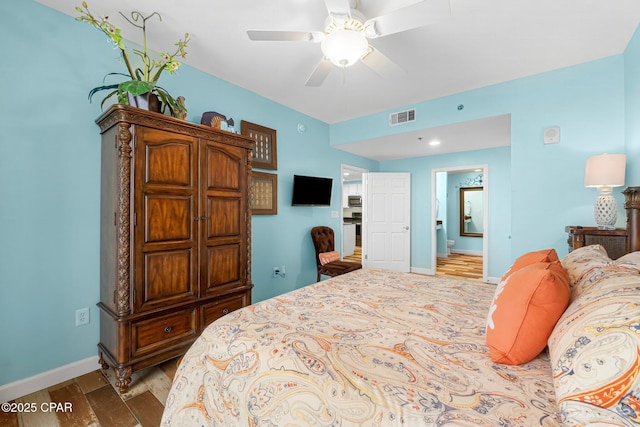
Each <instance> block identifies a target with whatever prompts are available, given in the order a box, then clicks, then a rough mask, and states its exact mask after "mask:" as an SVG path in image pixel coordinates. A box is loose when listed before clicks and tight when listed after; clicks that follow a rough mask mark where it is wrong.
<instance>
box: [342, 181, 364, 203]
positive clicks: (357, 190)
mask: <svg viewBox="0 0 640 427" xmlns="http://www.w3.org/2000/svg"><path fill="white" fill-rule="evenodd" d="M361 195H362V181H354V182H345V183H343V184H342V207H343V208H347V207H349V196H361Z"/></svg>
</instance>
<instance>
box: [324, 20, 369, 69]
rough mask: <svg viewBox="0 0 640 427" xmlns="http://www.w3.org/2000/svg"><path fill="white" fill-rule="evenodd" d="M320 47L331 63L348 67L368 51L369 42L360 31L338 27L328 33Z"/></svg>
mask: <svg viewBox="0 0 640 427" xmlns="http://www.w3.org/2000/svg"><path fill="white" fill-rule="evenodd" d="M320 47H321V48H322V53H323V54H324V56H325V57H326V58H328V59H329V61H331V62H332V63H333V64H335V65H337V66H338V67H350V66H352V65H353V64H355V63H356V62H358V60H359V59H360V58H362V57H363V56H364V55H365V54H366V53H367V52H368V49H369V42H367V38H366V37H365V35H364V34H363V33H362V32H360V31H352V30H348V29H340V30H336V31H333V32H331V33H330V34H328V35H327V36H326V37H325V38H324V40H323V41H322V44H321V45H320Z"/></svg>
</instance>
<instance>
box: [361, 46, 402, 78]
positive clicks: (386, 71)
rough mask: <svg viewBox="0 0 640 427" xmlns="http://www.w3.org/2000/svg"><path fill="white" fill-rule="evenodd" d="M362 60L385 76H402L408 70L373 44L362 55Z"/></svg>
mask: <svg viewBox="0 0 640 427" xmlns="http://www.w3.org/2000/svg"><path fill="white" fill-rule="evenodd" d="M362 62H363V63H364V64H365V65H366V66H367V67H369V68H371V69H372V70H373V71H374V72H375V73H376V74H378V75H379V76H381V77H385V78H392V77H401V76H402V75H404V74H406V72H407V70H405V69H404V68H402V67H401V66H399V65H398V64H396V63H395V62H393V61H392V60H390V59H389V58H387V57H386V56H385V55H383V54H382V53H381V52H380V51H379V50H377V49H374V48H373V47H372V46H371V45H369V53H367V54H366V55H365V56H363V57H362Z"/></svg>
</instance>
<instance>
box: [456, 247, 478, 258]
mask: <svg viewBox="0 0 640 427" xmlns="http://www.w3.org/2000/svg"><path fill="white" fill-rule="evenodd" d="M451 253H452V254H460V255H475V256H482V251H470V250H467V249H453V248H451Z"/></svg>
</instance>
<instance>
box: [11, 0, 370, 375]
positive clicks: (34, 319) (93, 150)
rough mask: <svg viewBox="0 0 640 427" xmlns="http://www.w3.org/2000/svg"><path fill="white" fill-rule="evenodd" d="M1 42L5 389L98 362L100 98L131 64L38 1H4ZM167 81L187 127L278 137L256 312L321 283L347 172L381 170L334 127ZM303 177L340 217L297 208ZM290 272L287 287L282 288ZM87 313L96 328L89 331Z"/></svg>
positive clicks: (238, 92)
mask: <svg viewBox="0 0 640 427" xmlns="http://www.w3.org/2000/svg"><path fill="white" fill-rule="evenodd" d="M0 36H1V37H2V39H3V40H5V41H6V43H5V52H4V57H5V61H6V62H5V66H4V67H3V71H2V79H0V85H2V86H1V92H2V94H3V97H4V100H3V101H2V102H1V103H0V123H1V125H2V140H1V142H0V195H1V196H2V197H1V198H0V242H1V244H0V325H2V328H0V343H1V344H0V385H2V384H7V383H10V382H13V381H16V380H19V379H22V378H26V377H30V376H33V375H35V374H38V373H41V372H45V371H48V370H51V369H53V368H56V367H59V366H63V365H66V364H69V363H71V362H75V361H78V360H82V359H85V358H87V357H90V356H94V355H96V354H97V349H96V344H97V343H98V339H99V338H98V335H99V329H98V326H99V325H98V311H97V308H96V303H97V302H98V299H99V268H100V267H99V261H100V254H99V238H100V236H99V215H100V211H99V207H100V135H99V129H98V127H97V126H96V125H95V123H94V120H95V119H96V118H97V117H98V116H99V115H100V113H101V110H100V102H99V101H100V98H97V99H96V100H94V102H93V103H91V104H90V103H89V102H88V101H87V93H88V91H89V89H91V88H92V87H94V86H97V85H98V84H99V83H100V82H101V80H102V78H103V76H104V75H105V74H106V73H107V72H113V71H122V70H123V67H124V66H123V65H122V64H121V63H119V62H118V59H117V57H118V55H117V52H116V51H113V50H112V49H111V46H110V45H109V44H108V43H107V40H106V37H105V36H104V35H103V34H101V33H100V32H98V31H96V30H95V29H93V28H91V27H90V26H89V25H87V24H84V23H81V22H78V21H76V20H74V19H73V18H72V17H69V16H66V15H64V14H62V13H59V12H57V11H54V10H51V9H49V8H47V7H44V6H42V5H40V4H38V3H36V2H34V1H33V0H26V1H24V0H9V1H3V2H0ZM194 42H195V41H194ZM220 60H224V59H223V58H221V59H220ZM160 83H161V84H162V86H163V87H165V88H166V89H167V90H168V91H169V92H170V93H172V94H174V95H176V96H177V95H183V96H185V98H186V103H187V107H188V108H189V114H188V117H187V120H188V121H191V122H196V123H199V122H200V116H201V115H202V113H203V112H205V111H218V112H220V113H222V114H225V115H226V116H227V117H233V118H234V120H235V122H236V124H237V127H238V128H239V124H240V120H247V121H250V122H253V123H259V124H261V125H264V126H267V127H270V128H273V129H276V130H277V146H278V170H277V174H278V200H279V203H278V215H275V216H254V217H253V219H252V231H253V233H252V276H253V282H254V284H255V287H254V292H253V301H254V302H256V301H260V300H263V299H266V298H269V297H272V296H274V295H278V294H281V293H284V292H287V291H290V290H293V289H296V288H299V287H301V286H304V285H308V284H309V283H313V282H315V278H316V272H315V262H314V252H313V246H312V244H311V239H310V237H309V230H310V229H311V227H312V226H314V225H319V224H325V225H329V226H331V227H333V228H334V230H336V233H337V234H338V237H339V236H340V233H341V230H342V227H341V226H340V219H339V217H338V218H331V211H334V210H335V211H337V212H338V213H339V212H340V211H341V202H340V182H341V170H340V166H341V163H345V164H350V165H353V166H358V167H361V168H365V169H369V170H371V171H377V170H378V163H377V162H374V161H371V160H367V159H364V158H361V157H358V156H355V155H352V154H350V153H346V152H344V151H342V150H336V149H334V148H332V147H330V146H329V143H328V141H329V125H328V124H326V123H323V122H320V121H318V120H315V119H313V118H311V117H309V116H306V115H304V114H301V113H299V112H296V111H294V110H291V109H289V108H286V107H284V106H282V105H279V104H277V103H275V102H273V101H270V100H268V99H265V98H263V97H260V96H258V95H256V94H254V93H251V92H249V91H246V90H243V89H240V88H238V87H236V86H233V85H231V84H229V83H227V82H224V81H222V80H220V79H217V78H215V77H212V76H210V75H207V74H204V73H202V72H200V71H197V70H195V69H193V68H190V67H188V66H183V67H181V68H180V70H179V71H178V74H177V75H174V76H169V75H165V76H163V77H162V79H161V80H160ZM298 123H304V124H305V125H306V129H307V130H306V132H305V133H302V134H301V133H298V131H297V125H298ZM271 172H273V171H271ZM296 173H297V174H304V175H319V176H328V177H332V178H333V179H334V191H333V195H332V204H331V207H330V208H319V207H318V208H314V207H291V190H292V188H291V187H292V179H293V175H294V174H296ZM282 265H284V266H285V267H286V273H287V274H286V277H285V278H273V277H272V273H273V267H274V266H282ZM83 307H90V309H91V311H90V315H91V324H90V325H87V326H83V327H76V326H75V323H74V322H75V310H76V309H79V308H83Z"/></svg>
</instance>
